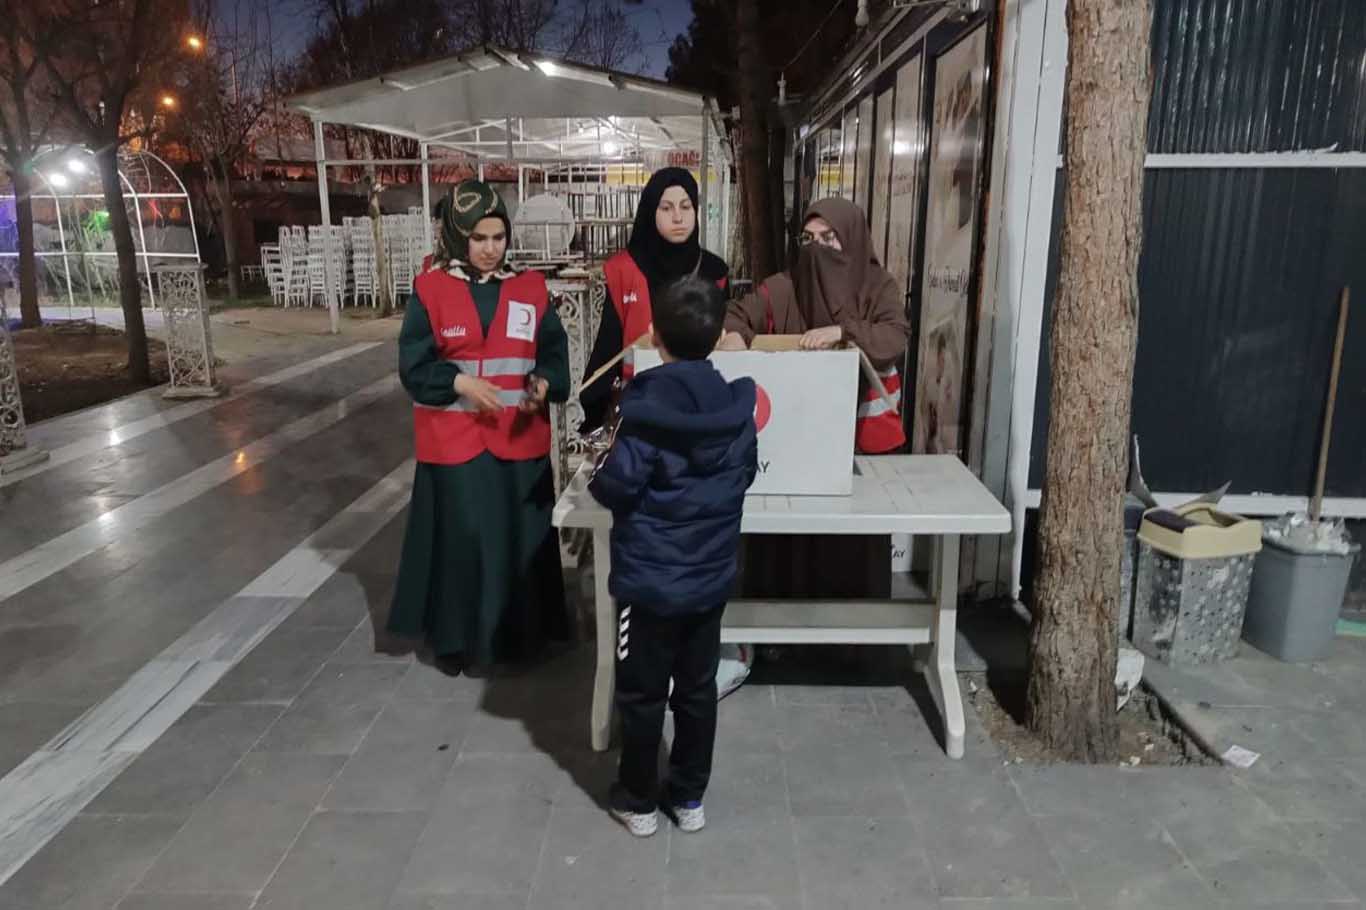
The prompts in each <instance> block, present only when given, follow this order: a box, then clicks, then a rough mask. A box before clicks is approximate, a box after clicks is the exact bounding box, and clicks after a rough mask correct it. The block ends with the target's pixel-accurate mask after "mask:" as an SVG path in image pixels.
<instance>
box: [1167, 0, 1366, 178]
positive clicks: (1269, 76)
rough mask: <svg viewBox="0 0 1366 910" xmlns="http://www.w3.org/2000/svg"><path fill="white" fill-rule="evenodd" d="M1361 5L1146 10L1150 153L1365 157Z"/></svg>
mask: <svg viewBox="0 0 1366 910" xmlns="http://www.w3.org/2000/svg"><path fill="white" fill-rule="evenodd" d="M1364 47H1366V0H1154V3H1153V103H1152V115H1151V117H1150V118H1149V121H1148V129H1149V143H1148V144H1149V149H1150V150H1151V151H1154V152H1274V151H1287V150H1303V149H1320V148H1327V147H1329V146H1334V145H1336V146H1337V147H1338V149H1339V150H1342V151H1346V150H1356V151H1360V150H1362V149H1366V92H1363V84H1364V83H1366V58H1363V54H1362V50H1363V48H1364Z"/></svg>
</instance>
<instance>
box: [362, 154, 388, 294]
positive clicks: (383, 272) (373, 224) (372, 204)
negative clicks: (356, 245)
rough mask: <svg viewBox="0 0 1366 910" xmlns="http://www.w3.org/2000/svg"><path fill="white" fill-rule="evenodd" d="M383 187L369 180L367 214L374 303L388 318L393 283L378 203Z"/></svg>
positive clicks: (375, 181)
mask: <svg viewBox="0 0 1366 910" xmlns="http://www.w3.org/2000/svg"><path fill="white" fill-rule="evenodd" d="M383 191H384V187H383V186H382V185H381V184H380V183H379V182H378V181H377V180H371V181H370V193H369V200H368V204H367V208H366V211H367V214H369V216H370V236H371V238H372V242H373V243H374V245H375V303H376V305H377V306H378V307H379V315H380V317H381V318H388V317H389V316H390V315H392V314H393V312H394V283H393V282H392V281H391V280H390V279H389V248H388V245H387V244H385V242H384V212H383V210H382V209H381V208H380V205H379V194H380V193H381V192H383Z"/></svg>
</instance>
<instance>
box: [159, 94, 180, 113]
mask: <svg viewBox="0 0 1366 910" xmlns="http://www.w3.org/2000/svg"><path fill="white" fill-rule="evenodd" d="M161 106H162V107H164V108H166V109H167V110H168V111H169V110H175V106H176V100H175V95H162V96H161Z"/></svg>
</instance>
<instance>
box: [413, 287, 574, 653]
mask: <svg viewBox="0 0 1366 910" xmlns="http://www.w3.org/2000/svg"><path fill="white" fill-rule="evenodd" d="M498 288H499V282H498V281H496V280H494V281H488V282H484V283H473V282H472V283H471V284H470V291H471V293H472V296H473V297H474V305H475V308H476V309H477V310H478V312H479V321H480V322H481V323H482V324H483V327H484V332H485V333H486V334H487V332H488V328H489V324H490V323H492V321H493V317H494V313H495V311H496V310H497V309H498ZM398 340H399V374H400V378H401V380H402V382H403V387H404V388H405V389H407V390H408V394H409V395H410V396H411V397H412V399H413V400H414V401H415V402H417V403H419V404H425V405H433V406H436V407H443V406H446V405H450V404H453V403H454V402H455V400H456V394H455V389H454V383H455V377H456V375H457V374H458V373H459V369H458V368H457V367H456V366H455V364H453V363H449V362H447V361H444V360H442V359H441V357H440V355H439V354H438V349H437V345H436V339H435V337H434V336H433V334H432V328H431V322H430V320H429V319H428V316H427V311H426V309H425V308H424V307H423V306H422V302H421V301H420V300H419V299H418V298H417V295H416V294H414V295H413V296H412V297H411V298H409V301H408V308H407V312H406V313H405V314H404V317H403V328H402V330H401V331H400V332H399V339H398ZM536 374H537V375H538V376H541V377H542V378H544V379H545V380H547V382H549V384H550V391H549V395H548V397H549V400H550V401H553V402H563V401H565V400H566V399H567V398H568V396H569V341H568V337H567V336H566V334H565V331H564V326H563V324H561V322H560V319H559V316H558V315H557V314H556V313H555V311H554V308H553V307H552V308H551V309H549V310H547V311H546V315H545V318H544V319H542V320H541V325H540V327H539V329H538V332H537V337H536ZM554 500H555V484H554V479H553V475H552V472H551V467H550V459H549V458H535V459H531V460H529V461H504V460H503V459H500V458H497V457H495V456H494V455H492V454H491V453H489V452H484V453H483V454H481V455H479V456H478V457H477V458H475V459H474V460H472V461H469V462H466V463H465V464H459V465H439V464H426V463H423V462H418V464H417V470H416V472H415V475H414V477H413V496H412V502H411V504H410V505H409V509H408V527H407V534H406V536H405V538H404V541H403V554H402V557H401V560H400V563H399V572H398V584H397V587H396V589H395V591H394V603H393V608H392V610H391V611H390V614H389V623H388V629H389V631H390V632H391V633H392V634H394V635H397V636H400V637H402V638H409V639H422V640H423V641H424V642H425V643H426V645H427V646H428V647H429V648H430V649H431V650H432V653H434V654H436V655H438V656H447V655H451V656H456V655H458V656H460V657H461V658H463V659H464V660H466V661H468V662H470V663H472V664H475V665H481V666H487V665H489V664H491V663H498V662H504V661H517V660H522V659H525V658H529V657H534V656H535V655H536V653H537V652H538V651H539V650H540V649H541V648H542V647H543V646H544V645H545V644H546V642H547V641H550V640H563V639H565V638H567V637H568V632H569V617H568V612H567V610H566V608H565V601H564V579H563V576H562V575H561V570H560V550H559V543H558V540H557V538H556V536H555V533H554V530H553V529H552V528H551V524H550V516H551V510H552V508H553V506H554Z"/></svg>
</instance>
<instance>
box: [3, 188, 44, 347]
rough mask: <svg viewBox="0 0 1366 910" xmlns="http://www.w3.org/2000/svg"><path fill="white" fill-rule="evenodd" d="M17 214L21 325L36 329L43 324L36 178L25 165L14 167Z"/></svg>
mask: <svg viewBox="0 0 1366 910" xmlns="http://www.w3.org/2000/svg"><path fill="white" fill-rule="evenodd" d="M10 177H11V179H12V182H13V183H14V214H15V221H16V222H17V227H18V229H19V325H20V327H21V328H25V329H36V328H38V326H40V325H42V324H43V316H42V312H41V311H40V310H39V308H38V257H37V255H36V254H35V251H34V248H33V196H32V195H31V194H32V192H33V178H32V177H31V176H30V175H29V173H28V171H27V170H26V169H25V168H24V167H17V168H13V169H12V171H11V174H10Z"/></svg>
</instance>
